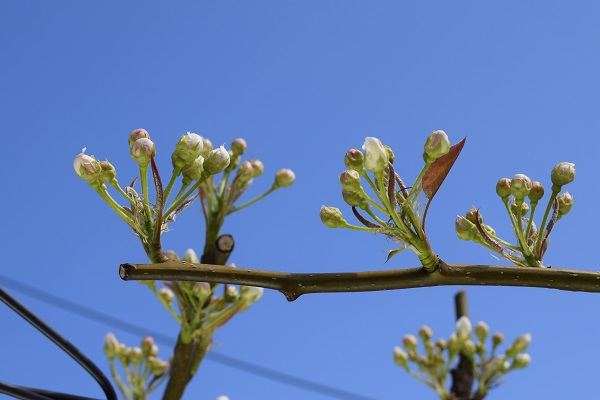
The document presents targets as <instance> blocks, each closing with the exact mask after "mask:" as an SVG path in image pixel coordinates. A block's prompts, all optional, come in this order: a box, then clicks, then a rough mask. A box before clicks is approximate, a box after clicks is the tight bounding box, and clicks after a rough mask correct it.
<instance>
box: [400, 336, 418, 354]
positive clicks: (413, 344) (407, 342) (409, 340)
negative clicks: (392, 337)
mask: <svg viewBox="0 0 600 400" xmlns="http://www.w3.org/2000/svg"><path fill="white" fill-rule="evenodd" d="M402 344H403V345H404V348H405V349H406V350H407V351H408V352H409V353H412V352H414V351H416V350H417V338H416V337H414V336H413V335H404V337H403V338H402Z"/></svg>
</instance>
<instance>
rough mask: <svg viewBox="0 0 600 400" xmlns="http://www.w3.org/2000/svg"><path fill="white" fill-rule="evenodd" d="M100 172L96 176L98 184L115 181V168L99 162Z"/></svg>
mask: <svg viewBox="0 0 600 400" xmlns="http://www.w3.org/2000/svg"><path fill="white" fill-rule="evenodd" d="M100 168H101V172H100V175H99V176H98V179H99V180H100V182H112V181H113V180H115V181H116V180H117V170H116V169H115V167H114V166H113V165H112V164H111V163H109V162H108V160H106V161H100Z"/></svg>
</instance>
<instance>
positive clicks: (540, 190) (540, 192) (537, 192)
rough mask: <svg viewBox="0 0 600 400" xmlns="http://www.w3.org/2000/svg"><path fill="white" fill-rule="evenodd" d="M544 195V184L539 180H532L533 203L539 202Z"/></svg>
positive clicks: (530, 198) (531, 194)
mask: <svg viewBox="0 0 600 400" xmlns="http://www.w3.org/2000/svg"><path fill="white" fill-rule="evenodd" d="M542 197H544V186H542V184H541V183H540V182H538V181H533V182H531V190H530V191H529V200H530V201H531V204H534V203H537V202H538V201H540V199H541V198H542Z"/></svg>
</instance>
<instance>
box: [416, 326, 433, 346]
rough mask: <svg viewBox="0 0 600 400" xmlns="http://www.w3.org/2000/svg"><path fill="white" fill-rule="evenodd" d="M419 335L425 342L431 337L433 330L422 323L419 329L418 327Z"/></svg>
mask: <svg viewBox="0 0 600 400" xmlns="http://www.w3.org/2000/svg"><path fill="white" fill-rule="evenodd" d="M419 337H420V338H421V340H422V341H424V342H427V341H429V340H430V339H431V338H432V337H433V331H432V330H431V328H430V327H428V326H427V325H423V326H422V327H421V329H419Z"/></svg>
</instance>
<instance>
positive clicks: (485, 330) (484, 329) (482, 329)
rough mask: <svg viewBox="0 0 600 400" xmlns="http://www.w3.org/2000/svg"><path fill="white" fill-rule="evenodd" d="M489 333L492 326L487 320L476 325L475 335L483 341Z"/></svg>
mask: <svg viewBox="0 0 600 400" xmlns="http://www.w3.org/2000/svg"><path fill="white" fill-rule="evenodd" d="M489 333H490V327H489V326H488V325H487V324H486V323H485V322H483V321H479V322H478V323H477V325H475V336H477V339H479V341H481V342H483V341H484V340H485V338H487V336H488V335H489Z"/></svg>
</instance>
